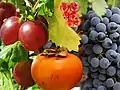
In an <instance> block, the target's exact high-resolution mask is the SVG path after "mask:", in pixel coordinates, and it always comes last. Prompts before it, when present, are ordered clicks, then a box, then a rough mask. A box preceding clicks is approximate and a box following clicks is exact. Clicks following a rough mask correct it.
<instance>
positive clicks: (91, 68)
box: [89, 66, 99, 72]
mask: <svg viewBox="0 0 120 90" xmlns="http://www.w3.org/2000/svg"><path fill="white" fill-rule="evenodd" d="M89 69H90V71H91V72H97V71H98V70H99V68H94V67H91V66H89Z"/></svg>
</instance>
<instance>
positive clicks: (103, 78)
mask: <svg viewBox="0 0 120 90" xmlns="http://www.w3.org/2000/svg"><path fill="white" fill-rule="evenodd" d="M98 79H99V80H100V81H104V80H106V75H104V74H99V76H98Z"/></svg>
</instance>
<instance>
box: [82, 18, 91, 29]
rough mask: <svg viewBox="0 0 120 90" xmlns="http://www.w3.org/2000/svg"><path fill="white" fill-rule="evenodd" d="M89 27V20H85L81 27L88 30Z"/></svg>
mask: <svg viewBox="0 0 120 90" xmlns="http://www.w3.org/2000/svg"><path fill="white" fill-rule="evenodd" d="M89 28H90V22H89V20H86V21H85V23H84V25H83V29H84V30H88V29H89Z"/></svg>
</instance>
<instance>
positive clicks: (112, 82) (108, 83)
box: [106, 78, 114, 88]
mask: <svg viewBox="0 0 120 90" xmlns="http://www.w3.org/2000/svg"><path fill="white" fill-rule="evenodd" d="M113 85H114V80H113V79H112V78H108V79H107V80H106V86H107V87H108V88H109V87H112V86H113Z"/></svg>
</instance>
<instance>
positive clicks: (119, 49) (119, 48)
mask: <svg viewBox="0 0 120 90" xmlns="http://www.w3.org/2000/svg"><path fill="white" fill-rule="evenodd" d="M117 52H118V53H120V45H119V46H118V48H117Z"/></svg>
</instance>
